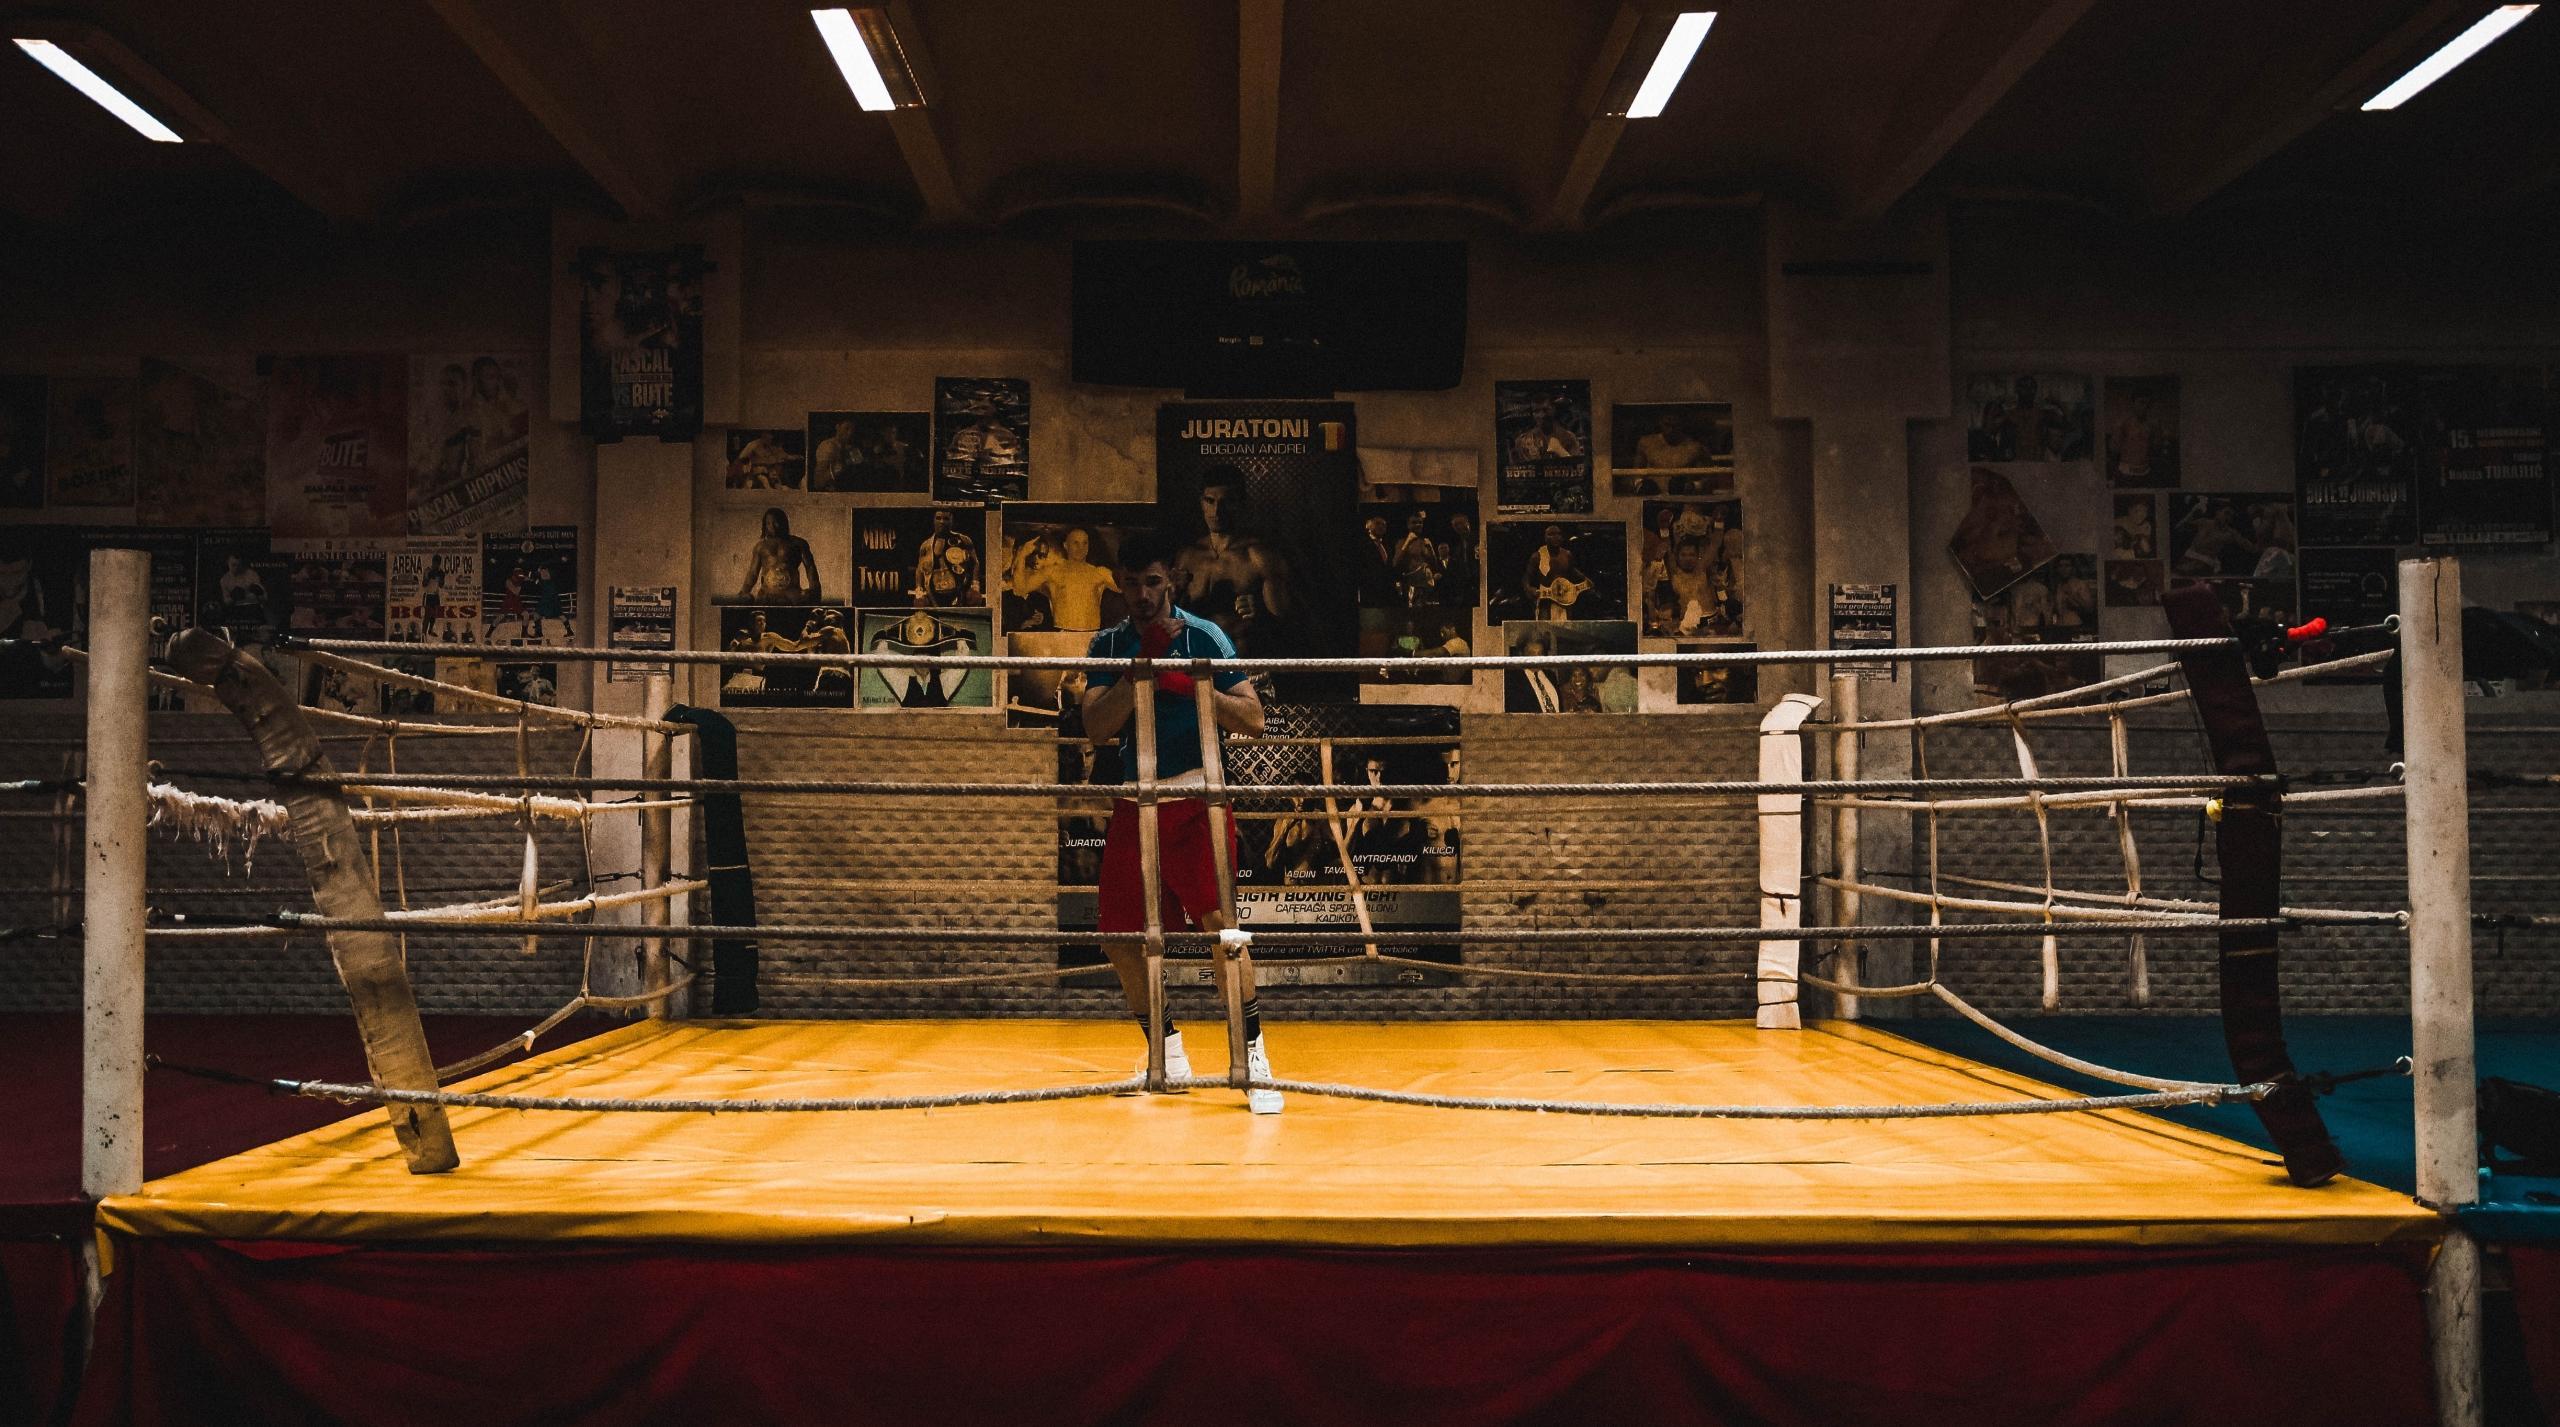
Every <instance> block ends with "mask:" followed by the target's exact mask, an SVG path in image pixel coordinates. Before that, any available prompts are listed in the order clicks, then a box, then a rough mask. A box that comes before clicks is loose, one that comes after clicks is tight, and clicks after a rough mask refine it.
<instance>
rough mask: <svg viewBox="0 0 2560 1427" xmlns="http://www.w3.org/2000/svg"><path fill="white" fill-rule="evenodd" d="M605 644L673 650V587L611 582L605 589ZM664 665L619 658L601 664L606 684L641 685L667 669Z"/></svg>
mask: <svg viewBox="0 0 2560 1427" xmlns="http://www.w3.org/2000/svg"><path fill="white" fill-rule="evenodd" d="M606 593H607V595H608V598H607V600H606V602H605V617H606V619H607V620H608V621H609V623H608V624H607V626H606V631H605V633H606V639H605V642H606V644H607V645H608V646H609V647H611V648H614V649H658V650H673V649H674V648H675V647H676V587H675V586H673V585H615V586H613V587H612V589H610V590H608V591H607V592H606ZM667 667H668V666H666V665H664V664H655V663H651V664H634V663H628V662H623V661H614V662H609V663H607V664H606V665H605V666H604V678H605V682H606V683H608V684H645V683H647V682H648V681H649V680H650V679H651V678H653V677H656V676H658V675H661V674H664V673H665V672H666V671H667Z"/></svg>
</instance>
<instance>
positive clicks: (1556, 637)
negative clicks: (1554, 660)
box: [1502, 619, 1641, 714]
mask: <svg viewBox="0 0 2560 1427" xmlns="http://www.w3.org/2000/svg"><path fill="white" fill-rule="evenodd" d="M1502 636H1503V649H1502V652H1503V653H1505V654H1510V655H1518V656H1521V657H1526V658H1548V657H1561V658H1568V659H1570V658H1573V657H1576V656H1578V655H1588V654H1633V653H1635V652H1636V627H1635V624H1634V622H1633V621H1631V620H1624V619H1573V620H1543V619H1524V620H1515V621H1513V622H1512V623H1510V624H1506V625H1504V626H1503V627H1502ZM1639 702H1641V699H1640V697H1639V690H1638V688H1637V683H1636V671H1635V670H1633V669H1630V668H1628V667H1627V666H1625V665H1623V664H1617V665H1607V666H1603V665H1598V664H1551V665H1543V666H1540V667H1537V668H1530V669H1506V670H1504V671H1503V674H1502V709H1503V712H1505V713H1534V714H1553V713H1634V712H1635V711H1636V705H1637V704H1638V703H1639Z"/></svg>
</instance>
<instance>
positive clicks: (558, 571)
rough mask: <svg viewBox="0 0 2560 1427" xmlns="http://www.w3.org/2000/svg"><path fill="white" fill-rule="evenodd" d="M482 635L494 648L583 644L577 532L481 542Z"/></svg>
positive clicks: (548, 531)
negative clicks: (579, 602) (581, 636)
mask: <svg viewBox="0 0 2560 1427" xmlns="http://www.w3.org/2000/svg"><path fill="white" fill-rule="evenodd" d="M480 630H481V638H482V639H483V640H484V641H486V642H487V643H490V644H551V645H567V644H575V643H577V642H578V527H576V526H574V525H536V526H532V527H530V528H528V529H527V530H526V531H525V532H524V533H523V534H522V535H490V536H484V537H482V539H481V542H480Z"/></svg>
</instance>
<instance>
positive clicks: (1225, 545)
mask: <svg viewBox="0 0 2560 1427" xmlns="http://www.w3.org/2000/svg"><path fill="white" fill-rule="evenodd" d="M1353 423H1354V414H1353V408H1352V405H1351V403H1349V402H1347V401H1218V402H1168V403H1166V404H1165V405H1163V406H1160V407H1158V408H1156V507H1157V508H1156V526H1157V528H1158V529H1159V530H1161V531H1163V532H1165V533H1166V534H1168V535H1170V536H1172V537H1173V539H1174V541H1175V543H1176V546H1177V548H1178V549H1179V551H1180V553H1179V554H1178V555H1176V556H1175V569H1174V570H1173V571H1172V574H1173V576H1174V581H1175V584H1176V585H1177V586H1179V594H1180V599H1181V603H1182V607H1183V608H1184V609H1186V610H1188V611H1190V612H1191V613H1193V614H1195V615H1198V616H1200V617H1201V618H1202V619H1206V620H1209V621H1211V622H1212V623H1214V624H1216V625H1217V626H1218V627H1219V628H1220V629H1222V630H1225V631H1226V634H1227V637H1228V638H1229V639H1232V640H1234V641H1235V645H1236V652H1237V653H1239V654H1241V655H1244V656H1246V657H1248V658H1309V657H1347V656H1349V655H1350V654H1352V653H1353V651H1355V650H1356V649H1357V648H1358V647H1359V640H1360V620H1359V602H1358V598H1357V597H1358V594H1359V582H1358V576H1357V574H1356V572H1357V570H1358V568H1359V565H1358V551H1357V549H1356V547H1355V546H1354V544H1353V542H1354V540H1355V539H1356V534H1357V532H1358V531H1359V529H1360V520H1359V514H1358V507H1359V492H1360V463H1359V456H1358V443H1357V429H1356V427H1355V426H1354V424H1353ZM1269 692H1270V693H1271V694H1272V696H1274V697H1277V698H1279V699H1283V700H1287V701H1290V702H1310V701H1317V700H1341V701H1344V702H1349V701H1352V700H1355V699H1357V698H1358V696H1359V694H1358V686H1357V684H1356V683H1354V682H1353V680H1352V679H1351V678H1350V677H1349V676H1346V675H1338V674H1281V675H1276V676H1274V677H1273V678H1272V680H1271V684H1270V687H1269Z"/></svg>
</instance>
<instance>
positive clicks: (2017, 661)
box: [1973, 554, 2104, 703]
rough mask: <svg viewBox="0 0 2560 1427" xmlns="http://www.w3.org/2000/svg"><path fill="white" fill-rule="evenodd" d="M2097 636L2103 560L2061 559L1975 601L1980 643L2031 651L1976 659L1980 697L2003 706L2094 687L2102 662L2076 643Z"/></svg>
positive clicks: (1975, 676) (1976, 635)
mask: <svg viewBox="0 0 2560 1427" xmlns="http://www.w3.org/2000/svg"><path fill="white" fill-rule="evenodd" d="M2097 637H2098V557H2097V556H2095V555H2078V554H2061V555H2055V556H2054V557H2052V558H2051V559H2049V560H2047V561H2045V562H2044V563H2043V564H2041V565H2039V566H2037V567H2036V569H2035V570H2034V571H2033V572H2032V573H2030V574H2028V575H2026V576H2025V577H2024V578H2021V579H2018V580H2014V581H2012V582H2011V583H2010V584H2009V586H2008V587H2007V588H2006V589H2003V590H2002V591H2001V592H2000V593H1999V594H1996V595H1993V596H1990V597H1989V598H1977V599H1975V600H1974V602H1973V642H1974V643H1976V644H2016V645H2021V646H2033V647H2030V648H2026V649H2023V650H2022V652H2020V653H2017V654H2001V655H1990V656H1986V657H1983V658H1978V659H1976V660H1974V661H1973V687H1974V693H1975V695H1976V696H1977V697H1978V698H1979V699H1981V701H1982V702H1984V703H2005V702H2008V701H2010V700H2014V699H2027V698H2036V697H2040V696H2042V695H2045V694H2054V693H2060V692H2061V691H2062V690H2064V689H2068V688H2072V687H2075V686H2077V685H2080V684H2091V683H2095V682H2097V681H2098V679H2099V678H2100V677H2101V675H2102V665H2103V663H2104V661H2103V660H2102V659H2101V658H2100V656H2098V655H2096V654H2076V653H2073V652H2071V649H2070V646H2072V645H2074V644H2087V643H2091V642H2093V641H2095V640H2096V639H2097Z"/></svg>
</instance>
